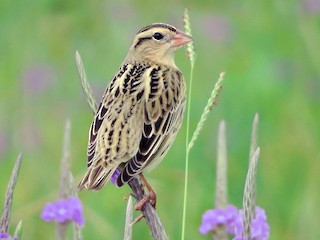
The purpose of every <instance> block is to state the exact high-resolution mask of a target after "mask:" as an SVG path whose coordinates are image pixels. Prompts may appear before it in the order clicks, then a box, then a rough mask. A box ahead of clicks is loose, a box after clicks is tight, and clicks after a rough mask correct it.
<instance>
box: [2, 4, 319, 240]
mask: <svg viewBox="0 0 320 240" xmlns="http://www.w3.org/2000/svg"><path fill="white" fill-rule="evenodd" d="M185 7H188V8H189V9H190V18H191V26H192V31H193V36H194V42H195V45H196V52H197V61H196V66H195V73H194V83H193V98H192V100H193V101H192V104H191V105H192V115H191V129H194V128H195V126H196V123H197V121H198V120H199V117H200V115H201V113H202V110H203V107H204V106H205V104H206V102H207V99H208V97H209V95H210V92H211V90H212V88H213V86H214V83H215V81H216V79H217V78H218V76H219V73H220V72H221V71H226V76H225V82H224V88H223V91H222V92H221V94H220V101H219V103H218V105H217V106H216V107H214V109H213V111H212V113H211V114H210V116H209V119H208V121H207V122H206V124H205V126H204V129H203V132H202V133H201V135H200V137H199V139H198V141H197V142H196V144H195V146H194V148H193V150H192V151H191V156H190V179H189V196H188V213H187V233H186V236H187V239H211V237H210V236H201V235H200V234H199V232H198V227H199V225H200V222H201V215H202V213H203V212H204V211H205V210H207V209H209V208H212V207H213V202H214V190H215V180H214V179H215V160H216V142H217V141H216V136H217V128H218V125H219V121H221V120H222V119H224V120H225V121H226V124H227V138H228V160H229V163H228V164H229V166H228V167H229V169H228V175H229V178H228V186H229V202H230V203H232V204H235V205H237V206H238V207H240V206H241V203H242V192H243V187H244V180H245V175H246V171H247V167H248V155H249V141H250V131H251V124H252V120H253V117H254V114H255V113H256V112H258V113H259V116H260V123H259V145H260V147H261V157H260V163H259V168H258V183H257V184H258V196H257V203H258V205H260V206H262V207H264V208H265V209H266V212H267V215H268V220H269V223H270V225H271V237H270V239H320V228H319V223H320V214H319V213H320V209H319V202H320V190H319V181H320V177H319V171H320V150H319V146H320V131H319V130H320V128H319V125H320V107H319V104H320V79H319V76H320V47H319V46H320V45H319V43H320V1H319V0H292V1H235V0H231V1H191V0H190V1H184V2H182V1H178V0H172V1H169V0H163V1H161V3H160V2H156V1H145V0H140V1H125V0H120V1H84V0H80V1H75V0H66V1H57V0H43V1H33V0H25V1H20V2H19V3H16V2H14V1H9V0H2V1H1V2H0V179H1V181H0V193H1V195H0V202H3V200H4V193H5V189H6V185H7V181H8V179H9V176H10V174H11V170H12V167H13V164H14V160H15V159H16V157H17V155H18V153H19V152H23V154H24V160H23V163H22V168H21V171H20V175H19V179H18V183H17V188H16V192H15V195H14V204H13V213H12V221H11V223H12V224H11V225H12V231H13V229H14V227H15V225H16V224H17V223H18V221H19V220H20V219H22V220H23V238H24V239H54V224H53V223H45V222H43V221H42V220H40V217H39V215H40V213H41V210H42V207H43V205H44V204H45V203H46V202H47V201H54V200H55V199H56V197H57V190H58V186H59V168H60V166H59V163H60V159H61V155H62V153H61V151H62V140H63V131H64V124H65V121H66V119H68V118H69V119H70V120H71V123H72V133H71V138H72V139H71V140H72V149H71V153H72V171H73V174H74V175H75V178H76V180H77V181H79V180H80V178H81V177H82V175H83V174H84V173H85V168H86V147H87V135H88V129H89V125H90V123H91V120H92V113H91V111H90V109H89V108H88V106H87V104H86V101H85V97H84V95H83V93H82V89H81V86H80V83H79V79H78V75H77V71H76V67H75V60H74V55H75V51H76V50H78V51H79V52H80V54H81V56H82V58H83V61H84V64H85V67H86V71H87V74H88V78H89V81H90V83H91V84H92V87H93V89H94V92H95V94H96V96H97V99H98V100H99V99H100V97H101V94H102V92H103V90H104V88H105V86H106V85H107V83H108V81H109V80H110V79H111V77H112V75H113V74H114V73H115V72H116V71H117V69H118V67H119V66H120V64H121V63H122V60H123V59H124V57H125V55H126V53H127V50H128V48H129V46H130V44H131V41H132V39H133V37H134V34H135V33H136V32H137V31H138V30H139V29H140V28H141V27H143V26H145V25H147V24H150V23H153V22H166V23H171V24H173V25H176V26H177V27H179V28H183V24H182V16H183V11H184V8H185ZM176 62H177V65H178V66H179V68H180V69H181V70H182V72H183V73H184V74H185V76H186V80H187V81H188V79H189V73H190V64H189V61H188V59H187V57H186V55H185V53H184V51H183V50H180V51H179V52H178V53H177V57H176ZM185 132H186V124H185V122H184V125H183V126H182V130H181V131H180V133H179V135H178V137H177V140H176V142H175V144H174V146H173V147H172V149H171V151H170V152H169V154H168V156H167V157H166V159H165V160H164V161H163V162H162V164H161V165H160V166H159V167H158V168H157V169H156V170H154V171H153V172H152V173H151V174H148V179H149V180H150V182H151V183H152V185H153V186H154V187H155V189H156V191H157V194H158V205H157V211H158V213H159V215H160V217H161V219H162V221H163V224H164V226H165V228H166V231H167V233H168V235H169V236H170V238H171V239H179V238H180V231H181V230H180V229H181V216H182V201H183V184H184V182H183V179H184V159H185ZM129 192H130V190H129V187H127V186H126V187H123V188H121V189H118V188H116V187H114V186H112V185H111V184H109V185H107V187H106V188H104V189H103V190H102V191H100V192H87V191H83V192H81V193H80V195H79V196H80V198H81V199H82V200H83V204H84V211H85V217H86V225H85V228H84V229H83V234H84V237H85V239H122V236H123V228H124V215H125V207H126V202H125V201H124V200H123V198H124V196H125V195H126V194H128V193H129ZM134 239H150V236H149V233H148V229H147V227H146V225H145V224H144V223H143V222H141V223H139V224H137V225H136V226H135V227H134Z"/></svg>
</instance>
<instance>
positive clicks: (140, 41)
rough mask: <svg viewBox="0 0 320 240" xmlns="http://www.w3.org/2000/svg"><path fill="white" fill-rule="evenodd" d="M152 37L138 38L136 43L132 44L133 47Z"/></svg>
mask: <svg viewBox="0 0 320 240" xmlns="http://www.w3.org/2000/svg"><path fill="white" fill-rule="evenodd" d="M151 38H152V37H144V38H139V39H138V41H137V43H136V45H134V48H136V47H138V46H139V45H140V44H141V43H142V42H144V41H146V40H150V39H151Z"/></svg>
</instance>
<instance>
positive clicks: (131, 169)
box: [117, 67, 186, 186]
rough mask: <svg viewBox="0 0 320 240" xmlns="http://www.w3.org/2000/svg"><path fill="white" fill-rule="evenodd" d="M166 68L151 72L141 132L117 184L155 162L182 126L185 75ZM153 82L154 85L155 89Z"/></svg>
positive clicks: (152, 165) (162, 155)
mask: <svg viewBox="0 0 320 240" xmlns="http://www.w3.org/2000/svg"><path fill="white" fill-rule="evenodd" d="M169 72H172V71H169V69H161V68H160V67H157V68H154V69H153V70H152V71H151V72H150V80H149V81H150V88H149V89H150V91H149V95H148V97H147V101H146V102H145V106H144V109H143V111H144V114H143V116H144V118H143V132H142V138H141V140H140V144H139V149H138V152H137V154H136V155H135V156H134V157H133V158H131V159H130V160H129V161H128V163H127V164H126V165H125V167H124V169H123V171H122V173H121V174H120V176H119V178H118V179H117V185H118V186H122V185H123V184H125V183H126V182H128V181H130V179H132V178H133V177H135V176H136V175H138V174H139V173H140V172H142V171H143V170H148V171H149V170H151V169H153V168H154V167H155V166H156V165H158V164H159V162H160V161H161V160H162V158H163V157H164V155H165V154H166V152H167V151H168V150H169V148H170V146H171V145H172V142H173V141H174V139H175V137H176V134H177V130H178V129H179V128H180V126H181V123H182V116H183V113H184V110H185V100H186V99H185V91H186V90H185V84H184V79H183V76H182V74H181V73H180V72H179V71H178V70H176V71H173V72H174V73H172V74H171V73H170V74H169ZM160 76H161V77H160ZM153 81H155V82H159V83H154V82H153ZM154 86H157V90H156V91H155V90H154V88H153V87H154Z"/></svg>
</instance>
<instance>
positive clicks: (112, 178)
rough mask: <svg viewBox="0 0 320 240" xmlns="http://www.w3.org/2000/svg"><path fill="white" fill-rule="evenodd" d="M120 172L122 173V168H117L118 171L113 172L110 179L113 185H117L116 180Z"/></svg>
mask: <svg viewBox="0 0 320 240" xmlns="http://www.w3.org/2000/svg"><path fill="white" fill-rule="evenodd" d="M120 173H121V170H120V169H119V168H117V169H116V171H115V172H114V173H113V174H112V176H111V179H110V181H111V183H112V184H113V185H116V182H117V179H118V177H119V175H120Z"/></svg>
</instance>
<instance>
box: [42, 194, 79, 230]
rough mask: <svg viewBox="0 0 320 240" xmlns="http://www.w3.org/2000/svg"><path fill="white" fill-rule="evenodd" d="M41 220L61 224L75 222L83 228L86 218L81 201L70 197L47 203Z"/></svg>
mask: <svg viewBox="0 0 320 240" xmlns="http://www.w3.org/2000/svg"><path fill="white" fill-rule="evenodd" d="M41 218H42V219H43V220H44V221H46V222H50V221H57V222H59V223H64V222H67V221H70V220H73V221H74V222H76V223H77V224H78V225H79V226H83V224H84V218H83V213H82V204H81V201H80V200H79V199H78V198H76V197H69V198H67V199H61V200H57V201H56V202H52V203H47V204H46V205H45V206H44V208H43V210H42V213H41Z"/></svg>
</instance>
